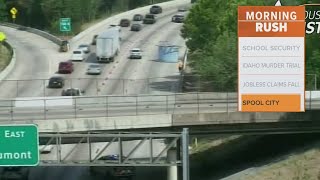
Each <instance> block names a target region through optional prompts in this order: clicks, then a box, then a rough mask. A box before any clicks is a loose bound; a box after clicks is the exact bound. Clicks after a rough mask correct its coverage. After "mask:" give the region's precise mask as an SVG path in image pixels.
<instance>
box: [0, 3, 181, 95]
mask: <svg viewBox="0 0 320 180" xmlns="http://www.w3.org/2000/svg"><path fill="white" fill-rule="evenodd" d="M171 4H174V3H172V2H171ZM176 4H178V5H176V6H170V7H169V6H168V7H167V6H164V12H163V13H162V14H159V15H157V18H158V21H157V22H156V23H155V24H153V25H143V28H142V30H141V31H139V32H132V31H130V28H122V30H121V36H122V43H121V51H120V54H119V55H118V57H117V58H116V61H115V62H114V63H110V64H102V66H103V69H102V74H101V75H98V76H94V77H93V76H92V75H86V69H87V67H88V64H89V63H94V62H96V56H95V47H94V46H92V47H91V49H92V52H91V53H90V54H88V55H87V58H86V60H85V62H75V71H74V72H73V73H72V74H70V75H63V76H65V77H66V78H70V79H72V80H67V82H66V86H65V87H75V88H81V89H84V90H85V92H86V95H110V94H123V93H125V94H140V93H146V92H147V90H148V92H154V93H157V92H161V91H163V90H162V89H161V87H159V86H152V87H150V86H149V84H147V83H148V82H146V81H141V80H138V79H147V78H153V77H164V78H162V79H159V80H157V81H158V82H157V83H164V84H162V85H161V86H167V87H169V88H167V89H166V91H169V92H170V91H172V90H175V89H174V88H175V85H176V83H175V81H177V80H178V78H176V79H173V80H172V79H170V78H167V77H168V76H177V75H178V70H177V68H176V64H175V63H163V62H159V61H157V59H158V46H157V45H158V44H159V42H160V41H169V42H171V43H172V44H175V45H178V46H181V48H180V56H182V55H183V54H184V50H185V48H184V46H185V45H184V40H183V39H182V38H181V37H180V35H179V34H180V32H179V31H180V28H181V26H182V25H181V24H177V23H172V22H171V16H173V15H174V14H176V13H177V8H178V7H179V6H180V5H186V4H187V1H185V0H178V1H176ZM148 10H149V9H148V8H145V9H144V10H143V11H142V12H139V13H141V14H146V13H147V12H148ZM133 14H134V12H133V13H125V14H124V15H123V14H120V15H119V16H116V17H115V18H112V19H111V20H110V21H106V23H104V24H103V25H102V26H101V25H100V26H98V28H96V29H94V30H90V31H88V32H84V33H85V35H83V34H81V37H75V38H74V39H72V40H71V47H72V49H74V48H76V47H77V46H78V45H79V44H90V43H91V40H92V37H93V35H95V34H98V33H101V32H103V30H104V29H106V28H108V26H109V25H111V24H118V23H119V21H120V19H121V18H124V17H126V18H129V19H131V18H132V16H133ZM1 30H2V31H4V32H5V33H6V34H8V39H9V40H10V39H12V40H10V41H9V43H12V45H13V47H14V48H15V49H16V52H17V64H18V66H17V67H16V68H15V70H14V71H13V73H12V74H10V76H9V77H8V78H7V80H18V79H19V81H18V82H17V81H3V82H2V84H1V93H0V97H2V98H10V97H43V96H59V95H61V91H62V89H49V88H46V86H47V84H48V81H43V80H35V79H48V78H49V77H51V76H53V75H54V74H55V72H56V71H57V70H58V62H59V61H65V60H68V59H69V58H70V56H71V51H70V52H68V53H59V52H58V51H57V49H58V47H57V46H55V45H54V44H53V43H51V42H49V41H47V40H45V39H43V38H41V37H38V36H36V35H33V34H30V33H27V32H24V31H19V30H15V29H11V28H5V27H1ZM30 39H32V40H33V41H30ZM136 47H138V48H141V49H142V50H143V58H142V59H141V60H129V59H128V55H129V50H130V49H131V48H136ZM30 52H32V53H30ZM82 78H83V79H82ZM23 79H27V80H26V81H23ZM32 79H33V80H32ZM95 79H98V80H95ZM110 79H115V80H110ZM120 79H130V81H127V83H126V84H125V87H123V84H124V83H122V81H121V80H120ZM159 81H160V82H159ZM149 83H151V82H149ZM152 83H154V84H155V83H156V82H152Z"/></svg>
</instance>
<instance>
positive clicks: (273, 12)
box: [238, 6, 305, 112]
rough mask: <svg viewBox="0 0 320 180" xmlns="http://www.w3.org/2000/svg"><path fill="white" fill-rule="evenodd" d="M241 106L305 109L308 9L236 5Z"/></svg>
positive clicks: (263, 109)
mask: <svg viewBox="0 0 320 180" xmlns="http://www.w3.org/2000/svg"><path fill="white" fill-rule="evenodd" d="M238 110H239V111H242V112H304V111H305V8H304V7H303V6H239V7H238Z"/></svg>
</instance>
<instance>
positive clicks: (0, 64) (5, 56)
mask: <svg viewBox="0 0 320 180" xmlns="http://www.w3.org/2000/svg"><path fill="white" fill-rule="evenodd" d="M10 60H11V55H10V52H9V50H8V49H7V47H6V46H4V45H3V44H0V72H1V71H3V70H4V69H5V68H6V67H7V66H8V64H9V63H10Z"/></svg>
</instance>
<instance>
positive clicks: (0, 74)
mask: <svg viewBox="0 0 320 180" xmlns="http://www.w3.org/2000/svg"><path fill="white" fill-rule="evenodd" d="M3 45H4V46H6V47H7V48H8V49H9V51H10V54H11V60H10V63H9V65H8V66H7V67H6V68H5V69H4V70H3V71H1V72H0V81H2V80H4V79H5V78H6V77H7V76H8V75H9V73H10V72H11V71H12V69H13V68H14V66H15V64H16V53H15V50H14V49H13V48H12V47H11V45H10V44H9V43H8V42H6V41H4V42H3Z"/></svg>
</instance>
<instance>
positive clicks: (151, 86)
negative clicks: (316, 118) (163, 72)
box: [0, 75, 317, 99]
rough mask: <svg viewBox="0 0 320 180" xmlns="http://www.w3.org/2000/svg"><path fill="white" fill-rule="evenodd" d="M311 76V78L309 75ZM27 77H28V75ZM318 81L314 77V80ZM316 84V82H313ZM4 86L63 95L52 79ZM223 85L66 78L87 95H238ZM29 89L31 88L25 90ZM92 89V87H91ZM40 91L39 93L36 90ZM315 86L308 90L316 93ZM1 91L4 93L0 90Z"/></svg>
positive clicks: (17, 92) (177, 79) (15, 91)
mask: <svg viewBox="0 0 320 180" xmlns="http://www.w3.org/2000/svg"><path fill="white" fill-rule="evenodd" d="M310 77H312V76H310ZM25 78H28V77H27V76H26V77H25ZM314 78H315V77H314ZM312 82H314V83H315V81H313V80H312ZM1 83H2V85H3V86H4V87H6V88H9V89H10V91H11V93H10V95H9V96H8V94H6V93H0V99H1V98H16V97H47V96H60V95H61V92H62V89H61V88H60V89H51V88H48V84H49V79H21V80H3V81H2V82H1ZM220 84H221V83H220V82H215V81H213V80H210V78H201V77H199V76H185V75H184V76H180V75H174V76H167V77H156V78H147V79H108V78H104V77H101V78H66V79H65V85H64V88H80V89H85V90H86V93H85V94H86V96H104V95H110V94H109V93H110V87H111V86H112V89H111V91H112V94H113V95H137V94H167V93H181V92H184V93H185V92H188V93H193V92H236V91H237V89H236V87H234V86H230V87H221V86H220ZM26 87H31V88H30V89H26ZM89 87H90V88H89ZM33 89H37V92H36V93H35V91H33ZM315 89H317V88H316V87H313V86H312V87H311V88H307V89H306V90H307V91H310V90H311V91H314V90H315ZM0 92H1V90H0Z"/></svg>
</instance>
